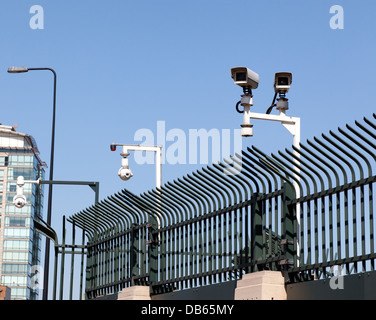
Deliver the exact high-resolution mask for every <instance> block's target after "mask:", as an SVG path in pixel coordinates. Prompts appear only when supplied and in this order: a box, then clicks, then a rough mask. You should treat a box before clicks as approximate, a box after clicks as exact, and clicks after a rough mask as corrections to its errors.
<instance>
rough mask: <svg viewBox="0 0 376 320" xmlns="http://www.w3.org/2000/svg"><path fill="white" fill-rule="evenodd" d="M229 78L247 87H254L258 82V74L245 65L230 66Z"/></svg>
mask: <svg viewBox="0 0 376 320" xmlns="http://www.w3.org/2000/svg"><path fill="white" fill-rule="evenodd" d="M231 78H232V79H233V80H234V83H235V84H237V85H238V86H240V87H243V88H249V89H256V88H257V87H258V85H259V82H260V76H259V75H258V74H257V73H256V72H254V71H252V70H251V69H248V68H246V67H236V68H231Z"/></svg>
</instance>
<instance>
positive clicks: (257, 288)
mask: <svg viewBox="0 0 376 320" xmlns="http://www.w3.org/2000/svg"><path fill="white" fill-rule="evenodd" d="M235 300H287V294H286V289H285V279H284V277H283V275H282V273H281V272H280V271H268V270H265V271H259V272H254V273H249V274H245V275H244V276H243V278H242V279H241V280H238V282H237V286H236V289H235Z"/></svg>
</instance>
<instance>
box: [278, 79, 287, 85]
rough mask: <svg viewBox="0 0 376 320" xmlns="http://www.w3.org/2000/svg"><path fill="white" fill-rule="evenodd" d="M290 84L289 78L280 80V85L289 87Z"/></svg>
mask: <svg viewBox="0 0 376 320" xmlns="http://www.w3.org/2000/svg"><path fill="white" fill-rule="evenodd" d="M288 84H289V78H288V77H279V78H278V85H280V86H287V85H288Z"/></svg>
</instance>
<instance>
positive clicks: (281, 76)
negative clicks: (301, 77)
mask: <svg viewBox="0 0 376 320" xmlns="http://www.w3.org/2000/svg"><path fill="white" fill-rule="evenodd" d="M291 83H292V73H290V72H277V73H276V74H275V77H274V90H275V93H279V94H285V93H287V92H288V91H289V89H290V87H291Z"/></svg>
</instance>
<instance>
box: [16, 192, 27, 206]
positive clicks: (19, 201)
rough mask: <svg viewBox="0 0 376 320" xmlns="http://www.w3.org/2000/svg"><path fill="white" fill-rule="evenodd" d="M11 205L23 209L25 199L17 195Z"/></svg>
mask: <svg viewBox="0 0 376 320" xmlns="http://www.w3.org/2000/svg"><path fill="white" fill-rule="evenodd" d="M13 204H14V205H15V206H16V207H17V208H23V207H24V205H25V204H26V197H25V196H24V195H22V194H17V195H15V196H14V197H13Z"/></svg>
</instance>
